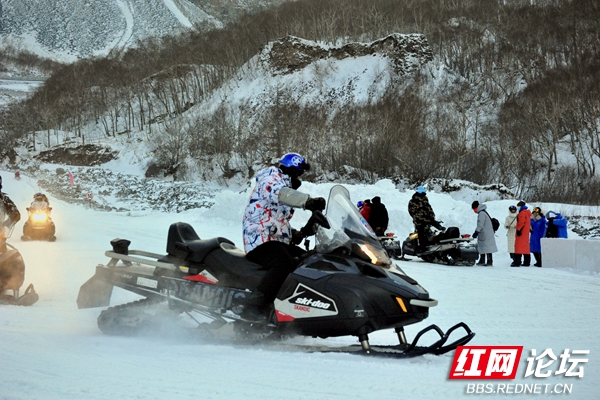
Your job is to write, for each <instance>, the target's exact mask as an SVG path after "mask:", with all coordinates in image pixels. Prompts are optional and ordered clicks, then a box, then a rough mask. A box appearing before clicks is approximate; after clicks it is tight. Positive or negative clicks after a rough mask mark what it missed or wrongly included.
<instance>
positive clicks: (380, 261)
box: [358, 243, 392, 267]
mask: <svg viewBox="0 0 600 400" xmlns="http://www.w3.org/2000/svg"><path fill="white" fill-rule="evenodd" d="M358 248H359V249H360V250H361V252H362V254H360V255H361V256H363V258H365V259H368V260H370V261H371V264H374V265H379V266H382V267H388V266H390V265H392V260H390V258H389V257H388V255H387V253H386V252H385V250H383V249H382V248H379V247H375V246H373V245H372V244H369V243H358Z"/></svg>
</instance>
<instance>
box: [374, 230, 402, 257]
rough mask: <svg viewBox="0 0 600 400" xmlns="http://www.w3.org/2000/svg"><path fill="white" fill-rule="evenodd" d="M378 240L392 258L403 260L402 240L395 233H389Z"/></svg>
mask: <svg viewBox="0 0 600 400" xmlns="http://www.w3.org/2000/svg"><path fill="white" fill-rule="evenodd" d="M377 240H379V242H380V243H381V245H382V246H383V248H384V249H385V251H386V252H387V254H388V256H389V257H390V258H393V259H395V260H400V259H401V258H402V246H401V245H400V240H398V237H397V236H396V235H395V234H394V233H387V234H386V235H385V236H378V237H377Z"/></svg>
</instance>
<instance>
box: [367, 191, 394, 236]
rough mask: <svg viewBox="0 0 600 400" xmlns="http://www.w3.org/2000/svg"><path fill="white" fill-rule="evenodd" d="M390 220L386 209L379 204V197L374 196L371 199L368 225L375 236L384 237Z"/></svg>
mask: <svg viewBox="0 0 600 400" xmlns="http://www.w3.org/2000/svg"><path fill="white" fill-rule="evenodd" d="M389 221H390V219H389V216H388V212H387V208H385V205H384V204H383V203H382V202H381V197H379V196H375V197H373V198H372V199H371V215H370V218H369V225H371V228H373V230H374V231H375V234H376V235H377V236H384V235H385V231H386V229H387V227H388V223H389Z"/></svg>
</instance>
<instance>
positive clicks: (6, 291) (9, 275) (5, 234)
mask: <svg viewBox="0 0 600 400" xmlns="http://www.w3.org/2000/svg"><path fill="white" fill-rule="evenodd" d="M4 219H5V218H4V214H3V212H2V210H0V305H4V304H10V305H18V306H30V305H32V304H34V303H35V302H37V301H38V299H39V296H38V294H37V293H36V291H35V289H34V288H33V284H30V285H29V286H28V287H27V289H26V290H25V293H24V294H23V295H22V296H21V295H19V289H21V286H22V285H23V282H24V281H25V262H24V261H23V257H22V256H21V253H19V250H17V249H16V248H15V247H14V246H12V245H10V244H8V243H6V239H7V238H9V237H10V236H11V234H12V231H13V229H14V225H11V226H7V225H6V221H4Z"/></svg>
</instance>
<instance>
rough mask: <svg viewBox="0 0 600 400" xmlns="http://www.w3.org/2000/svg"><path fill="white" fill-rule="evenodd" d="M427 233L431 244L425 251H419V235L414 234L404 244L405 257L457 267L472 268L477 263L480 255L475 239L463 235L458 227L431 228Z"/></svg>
mask: <svg viewBox="0 0 600 400" xmlns="http://www.w3.org/2000/svg"><path fill="white" fill-rule="evenodd" d="M426 232H427V233H428V236H427V238H428V243H429V244H428V245H427V247H426V248H425V251H423V252H418V251H417V249H418V240H419V235H418V234H417V233H416V232H413V233H411V234H410V235H408V237H407V238H406V239H405V240H404V243H402V252H403V253H404V255H409V256H416V257H420V258H421V259H423V260H424V261H426V262H430V263H435V264H445V265H455V266H468V267H472V266H473V265H474V264H475V262H476V261H477V258H478V257H479V254H478V252H477V246H476V244H475V243H474V242H473V240H474V239H473V238H472V237H470V236H469V235H464V236H463V235H461V234H460V230H459V229H458V228H457V227H455V226H453V227H449V228H446V229H445V230H438V229H435V228H434V227H433V226H429V227H428V228H427V229H426Z"/></svg>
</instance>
